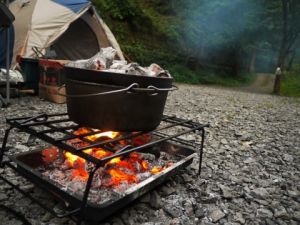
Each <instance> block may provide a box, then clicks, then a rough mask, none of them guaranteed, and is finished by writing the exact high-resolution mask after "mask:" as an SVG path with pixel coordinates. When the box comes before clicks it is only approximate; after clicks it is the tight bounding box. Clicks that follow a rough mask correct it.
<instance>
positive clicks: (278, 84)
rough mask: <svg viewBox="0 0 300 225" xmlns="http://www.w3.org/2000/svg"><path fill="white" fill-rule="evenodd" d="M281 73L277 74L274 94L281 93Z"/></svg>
mask: <svg viewBox="0 0 300 225" xmlns="http://www.w3.org/2000/svg"><path fill="white" fill-rule="evenodd" d="M280 84H281V74H276V76H275V82H274V88H273V92H274V94H277V95H279V94H280Z"/></svg>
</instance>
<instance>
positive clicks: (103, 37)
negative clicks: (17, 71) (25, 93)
mask: <svg viewBox="0 0 300 225" xmlns="http://www.w3.org/2000/svg"><path fill="white" fill-rule="evenodd" d="M9 8H10V10H11V11H12V13H13V14H14V16H15V18H16V19H15V21H14V23H13V25H14V28H15V41H14V50H13V55H14V57H13V64H14V62H15V60H16V56H21V57H24V58H36V57H38V55H39V53H42V54H45V53H46V52H47V51H49V50H51V51H55V53H56V55H57V58H58V59H69V60H76V59H86V58H90V57H92V56H93V55H95V54H96V53H97V52H98V51H99V50H100V48H103V47H109V46H112V47H113V48H115V49H116V50H117V55H118V57H119V58H120V59H124V57H123V54H122V51H121V49H120V46H119V44H118V42H117V41H116V39H115V37H114V35H113V34H112V32H111V31H110V29H109V28H108V26H107V25H106V24H105V22H104V21H103V20H102V19H101V17H100V16H99V15H98V13H97V11H96V9H95V8H94V7H93V5H92V3H91V2H90V1H88V0H16V1H14V2H12V3H11V4H10V7H9Z"/></svg>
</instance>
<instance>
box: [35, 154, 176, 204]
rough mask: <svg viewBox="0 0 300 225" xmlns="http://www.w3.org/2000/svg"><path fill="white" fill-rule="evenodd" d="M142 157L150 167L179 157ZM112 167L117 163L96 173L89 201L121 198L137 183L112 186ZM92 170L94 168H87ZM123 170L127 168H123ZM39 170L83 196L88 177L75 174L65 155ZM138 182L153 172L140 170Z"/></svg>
mask: <svg viewBox="0 0 300 225" xmlns="http://www.w3.org/2000/svg"><path fill="white" fill-rule="evenodd" d="M139 154H140V155H141V156H142V158H143V159H144V160H145V161H147V162H148V163H149V165H150V168H153V167H164V166H167V165H170V163H175V162H176V161H177V160H178V157H176V156H171V155H169V154H167V153H165V152H161V154H160V157H159V158H158V159H156V158H155V156H153V155H152V154H149V153H139ZM87 165H88V166H86V167H91V164H87ZM134 166H135V168H136V169H137V171H142V169H141V168H140V164H139V163H137V162H136V163H135V164H134ZM111 168H118V166H117V165H116V164H110V165H107V166H105V167H104V168H102V167H100V168H99V169H98V170H97V171H96V173H95V175H94V179H93V182H92V187H91V191H90V194H89V201H90V202H92V203H96V204H102V203H104V202H106V201H109V200H112V201H115V200H117V199H118V198H120V197H121V196H122V195H123V194H124V192H125V191H126V190H127V189H129V188H132V187H133V186H134V185H136V184H137V183H128V182H127V181H123V182H121V183H120V184H119V185H116V186H111V185H109V184H110V183H111V182H112V180H111V176H110V175H109V174H107V172H106V171H107V170H108V169H111ZM86 169H87V170H90V169H92V168H86ZM122 169H123V171H124V170H125V169H126V168H125V169H124V168H122ZM37 170H38V171H39V172H40V173H41V174H42V176H44V177H45V178H46V179H47V180H51V182H53V183H54V184H55V185H57V186H58V187H59V188H61V189H62V190H64V191H66V192H68V193H69V194H71V195H74V196H77V197H79V198H82V196H83V193H84V190H85V187H86V182H87V179H84V178H83V177H81V176H74V175H73V172H74V171H75V170H76V169H74V168H70V167H69V166H67V164H66V162H65V159H64V156H63V155H62V154H60V155H59V157H57V158H56V159H55V160H54V161H53V162H51V163H49V164H47V165H46V166H40V167H38V168H37ZM135 175H136V177H137V179H138V183H139V182H142V181H144V180H146V179H147V178H149V177H150V176H152V173H151V172H149V171H146V172H138V173H136V174H135Z"/></svg>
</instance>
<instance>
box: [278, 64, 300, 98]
mask: <svg viewBox="0 0 300 225" xmlns="http://www.w3.org/2000/svg"><path fill="white" fill-rule="evenodd" d="M281 94H282V95H285V96H289V97H300V68H298V69H296V70H294V71H291V72H288V73H285V74H284V75H283V77H282V81H281Z"/></svg>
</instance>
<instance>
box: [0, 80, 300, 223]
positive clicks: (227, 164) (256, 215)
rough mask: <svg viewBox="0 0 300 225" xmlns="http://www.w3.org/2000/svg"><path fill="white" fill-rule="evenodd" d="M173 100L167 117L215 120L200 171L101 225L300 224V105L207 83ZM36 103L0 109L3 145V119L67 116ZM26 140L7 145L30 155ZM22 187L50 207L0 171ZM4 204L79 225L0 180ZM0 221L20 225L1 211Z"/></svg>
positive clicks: (45, 219)
mask: <svg viewBox="0 0 300 225" xmlns="http://www.w3.org/2000/svg"><path fill="white" fill-rule="evenodd" d="M179 87H180V89H179V90H178V91H176V92H174V93H172V94H171V95H169V98H168V102H167V106H166V110H165V113H166V114H169V115H176V116H178V117H182V118H188V119H193V120H195V121H199V122H203V123H210V125H211V127H210V128H209V129H208V132H207V136H206V142H205V149H204V159H203V166H202V174H201V176H200V177H198V176H197V175H196V173H197V169H196V168H197V160H195V162H194V163H193V164H192V165H191V166H190V167H188V168H187V169H186V170H185V172H184V173H183V174H181V175H177V176H174V177H173V178H170V179H169V180H168V181H167V182H166V183H165V184H164V185H163V186H161V187H159V188H157V189H155V190H154V191H152V192H150V193H148V194H146V195H145V196H143V197H142V198H140V199H139V200H137V201H135V202H133V203H132V204H131V205H130V206H129V207H127V208H126V209H123V210H121V211H120V212H118V213H117V214H115V215H114V216H112V217H110V218H108V219H107V220H106V221H104V222H103V223H101V224H103V225H131V224H142V225H165V224H201V225H210V224H224V225H238V224H249V225H250V224H267V225H273V224H279V225H293V224H295V225H296V224H299V223H300V185H299V184H300V176H299V174H300V170H299V168H300V151H299V148H300V139H299V137H300V101H299V99H291V98H285V97H276V96H271V95H260V94H251V93H245V92H238V91H230V90H225V89H218V88H210V87H205V86H188V85H180V86H179ZM65 110H66V109H65V105H55V104H51V103H48V102H45V101H40V100H39V99H38V98H32V97H26V98H25V97H24V98H22V99H14V100H13V104H12V105H11V106H10V107H9V108H6V109H0V113H1V114H0V143H1V142H2V140H3V136H4V129H5V127H6V125H5V117H15V116H23V115H36V114H38V113H40V112H64V111H65ZM27 139H28V136H27V135H25V134H23V133H20V132H17V131H13V132H12V134H11V138H10V139H9V143H8V145H9V146H10V147H13V148H14V151H26V150H28V149H29V148H30V147H28V146H26V144H25V143H26V141H27ZM0 172H1V173H2V174H3V173H4V175H5V176H6V177H7V178H9V179H10V180H11V181H12V182H13V183H15V184H18V185H20V186H21V187H22V189H23V190H25V191H27V192H30V193H32V194H33V195H34V196H36V197H38V198H39V199H42V200H43V201H45V202H47V204H49V205H52V206H53V208H54V209H55V210H59V206H58V205H57V203H56V202H55V201H54V200H53V199H52V198H51V197H50V196H48V195H45V194H44V193H43V192H42V191H40V190H39V189H37V188H35V187H34V186H33V185H31V184H29V183H27V182H25V181H24V180H23V179H22V178H19V177H16V176H15V174H14V173H12V172H11V171H10V170H8V169H6V170H5V171H4V170H3V169H1V168H0ZM0 204H4V205H6V206H9V207H11V208H15V209H17V210H18V211H19V212H21V213H22V214H24V215H25V216H26V218H27V219H28V220H29V221H30V222H31V223H32V224H34V225H38V224H53V225H54V224H74V223H73V222H72V221H69V220H68V219H57V218H53V216H52V215H51V214H49V213H47V212H45V211H44V210H42V209H41V208H39V207H38V206H36V205H35V204H33V203H32V202H31V201H30V200H28V199H26V198H24V197H22V196H21V195H20V194H17V193H16V192H15V191H14V190H12V189H11V188H10V187H9V186H7V185H6V184H4V183H3V182H2V181H0ZM0 218H1V221H0V224H6V225H16V224H22V223H21V222H19V221H18V220H17V219H16V218H15V217H13V216H12V214H9V213H8V212H6V211H4V210H1V209H0Z"/></svg>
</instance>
